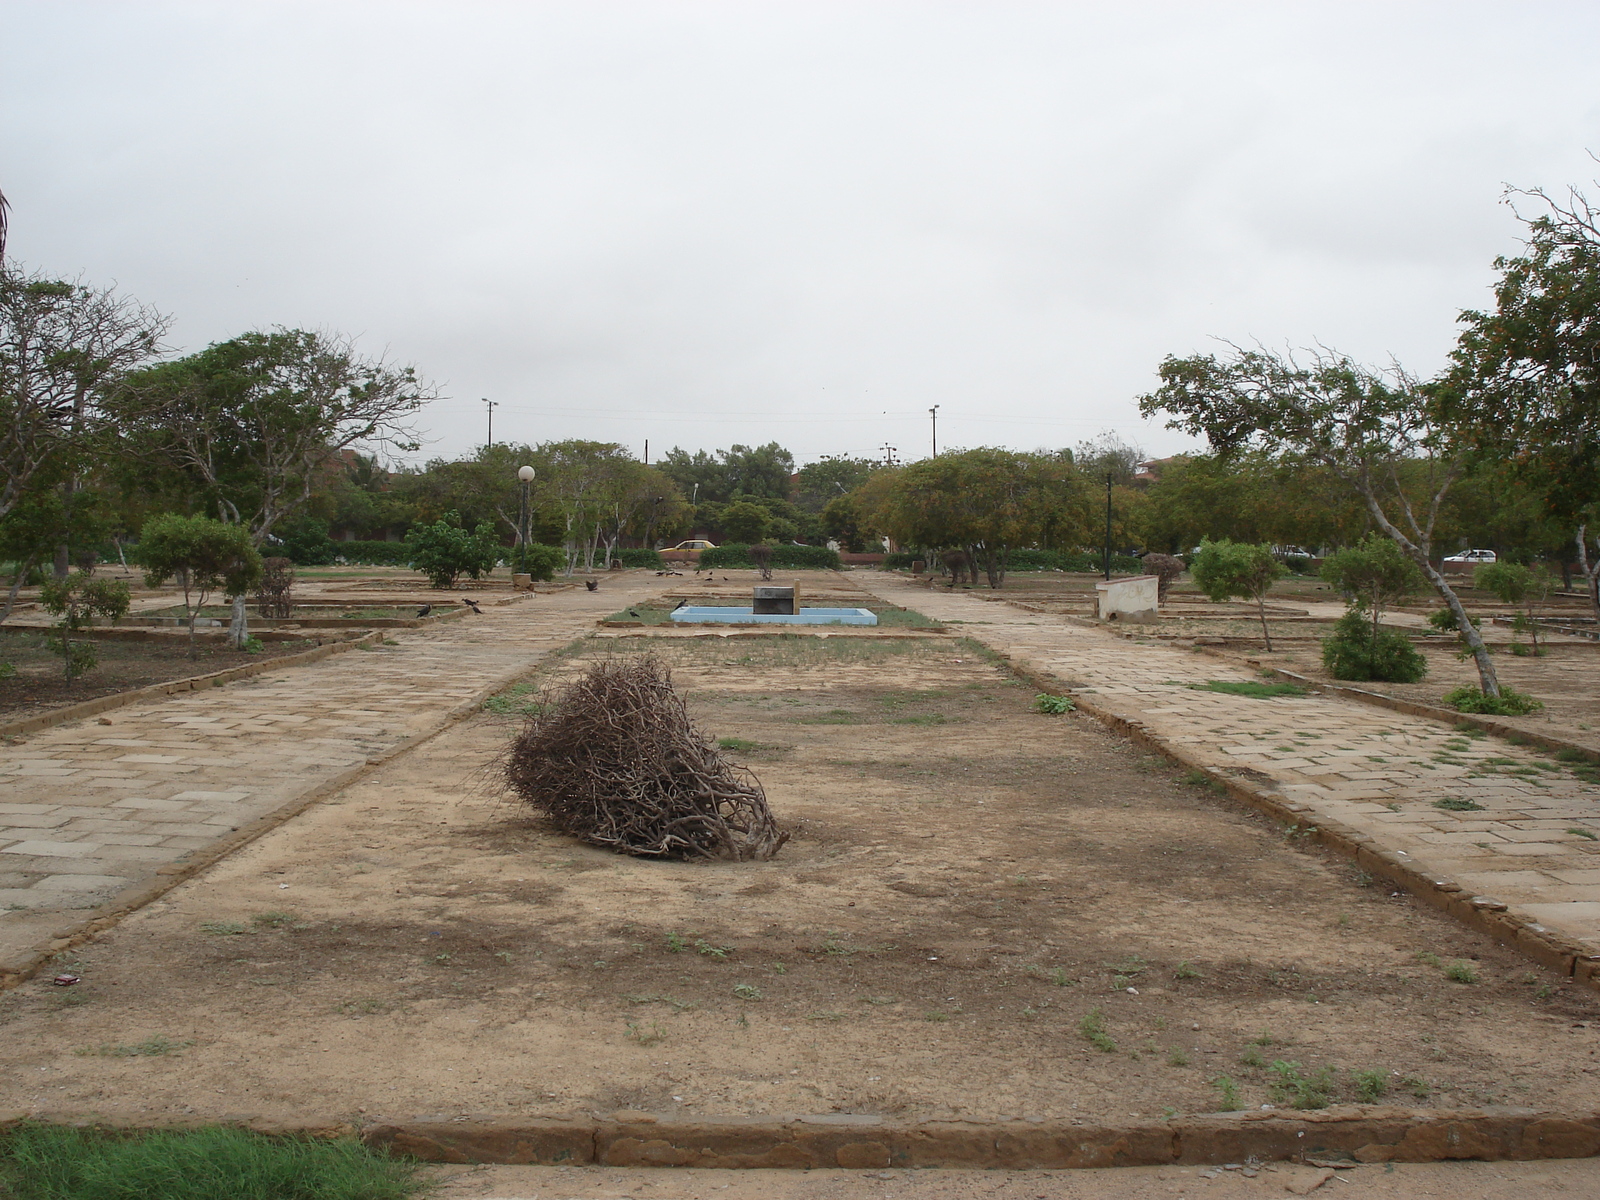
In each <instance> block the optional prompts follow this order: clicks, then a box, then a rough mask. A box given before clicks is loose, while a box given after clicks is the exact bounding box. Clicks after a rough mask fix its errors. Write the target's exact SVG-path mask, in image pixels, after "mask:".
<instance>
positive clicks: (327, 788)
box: [0, 633, 543, 992]
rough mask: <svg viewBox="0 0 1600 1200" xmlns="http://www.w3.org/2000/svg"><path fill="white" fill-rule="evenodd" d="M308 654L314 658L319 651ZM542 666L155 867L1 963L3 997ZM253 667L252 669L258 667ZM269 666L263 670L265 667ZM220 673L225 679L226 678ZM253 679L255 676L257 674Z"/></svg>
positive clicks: (516, 673) (525, 669) (508, 676)
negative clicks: (178, 858) (54, 961)
mask: <svg viewBox="0 0 1600 1200" xmlns="http://www.w3.org/2000/svg"><path fill="white" fill-rule="evenodd" d="M372 636H374V637H381V636H382V635H381V633H380V634H374V635H372ZM355 644H356V643H355V642H342V643H338V644H337V645H338V646H340V647H342V648H346V649H348V648H349V647H351V646H353V645H355ZM318 649H319V650H329V651H330V652H331V651H332V650H333V647H331V646H321V647H318ZM310 653H315V651H312V652H310ZM542 661H543V659H542V658H541V659H540V661H539V662H536V663H534V664H532V665H523V666H519V667H517V668H515V669H513V670H511V671H507V672H505V673H504V674H501V675H499V676H496V677H495V679H494V681H493V682H492V683H490V684H488V685H487V686H485V687H483V688H480V689H479V690H478V691H477V692H475V693H473V695H472V696H471V697H469V698H468V699H466V700H462V701H459V702H458V703H456V704H455V705H453V706H452V707H451V708H450V709H448V710H447V711H446V712H445V714H444V715H443V716H442V717H440V718H439V720H438V721H437V722H436V723H435V724H434V725H433V726H432V727H430V728H428V729H425V730H423V731H421V732H420V733H414V734H412V735H411V736H410V737H408V738H406V739H405V740H404V741H400V742H396V743H395V744H394V745H393V746H390V747H389V748H388V749H386V750H383V751H381V752H379V753H378V754H374V755H372V756H370V757H368V758H367V760H366V761H365V762H362V763H358V764H357V765H355V766H353V767H347V768H346V769H345V770H343V771H340V772H339V773H338V774H336V775H333V776H331V777H330V778H328V779H325V780H323V781H322V782H321V783H319V784H316V785H315V786H314V787H312V788H310V789H309V790H308V791H305V792H302V793H301V794H300V795H298V796H296V797H294V798H293V799H291V800H287V801H285V802H284V803H283V804H281V805H279V806H278V807H277V808H275V809H273V810H272V811H271V812H269V813H264V814H263V815H261V816H259V817H257V818H256V819H255V820H253V821H251V822H249V823H248V824H245V825H241V826H240V827H239V828H238V829H237V830H234V831H232V832H230V833H229V834H228V835H227V836H226V837H220V838H218V839H217V840H216V841H214V842H212V843H211V844H210V845H209V846H206V847H205V848H204V849H201V850H196V851H192V852H191V857H189V858H187V859H185V860H184V861H183V862H176V863H168V864H167V865H166V866H163V867H157V868H156V870H155V878H153V879H148V880H145V881H143V882H140V883H135V884H131V885H129V886H128V887H126V888H124V889H122V891H120V892H118V893H117V894H116V895H115V896H113V897H112V898H111V899H110V900H108V901H107V902H106V903H105V904H103V905H101V906H100V907H99V908H96V909H93V910H91V911H90V912H88V913H87V914H86V915H84V916H83V917H82V918H80V919H79V920H77V921H76V922H74V923H72V924H67V925H63V926H61V927H60V928H59V929H58V931H57V933H56V934H55V935H54V936H52V937H51V938H50V939H49V940H48V941H44V942H38V943H35V944H34V945H33V946H30V947H29V948H28V949H27V950H24V951H23V952H22V953H21V954H19V955H17V956H15V957H13V958H11V959H9V960H0V992H3V991H5V990H7V989H9V988H13V987H16V986H17V985H18V984H21V983H25V982H26V981H27V980H29V979H31V978H33V977H34V976H35V975H37V974H38V973H39V972H40V971H41V970H42V969H43V968H44V967H45V966H46V965H47V964H48V963H49V962H50V961H51V960H52V959H54V958H55V956H56V955H57V954H60V953H61V952H62V951H63V950H68V949H71V948H72V947H73V946H76V945H79V944H80V943H83V942H86V941H89V940H91V939H92V938H94V937H96V936H97V935H98V934H100V933H103V932H104V931H105V930H107V929H110V928H111V927H112V926H114V925H116V924H118V923H119V922H121V920H122V919H123V918H124V917H126V916H127V915H128V914H130V913H132V912H135V911H136V910H138V909H140V908H143V907H144V906H145V905H146V904H149V903H150V902H151V901H152V900H157V899H159V898H160V897H162V896H164V895H166V893H167V892H169V891H171V890H172V889H173V888H175V887H177V886H178V885H179V884H180V883H183V882H184V881H185V880H187V879H191V878H193V877H194V876H195V875H197V874H199V873H200V872H201V871H204V870H206V869H207V868H209V867H211V866H213V865H215V864H216V863H218V862H220V861H221V860H222V859H224V858H226V857H227V856H228V855H230V854H232V853H233V852H234V851H236V850H238V849H240V848H241V847H243V846H246V845H248V844H249V843H251V842H253V841H255V840H256V839H257V838H259V837H262V836H263V835H265V834H268V833H270V832H272V831H273V830H274V829H276V828H278V826H280V825H282V824H284V823H285V822H287V821H290V820H292V819H294V818H295V817H297V816H299V815H300V814H301V813H303V812H305V811H306V809H308V808H310V807H311V806H312V805H314V804H316V803H318V802H319V801H322V800H325V799H327V798H328V797H329V796H332V795H335V794H337V793H338V792H341V791H343V790H344V789H345V788H347V787H349V786H350V785H351V784H353V783H355V782H357V781H358V780H360V779H361V778H363V777H364V776H366V775H368V774H369V773H371V772H372V770H373V769H374V768H376V767H381V766H383V765H384V764H386V763H388V762H389V761H390V760H391V759H395V758H398V757H399V756H400V755H402V754H405V753H407V752H408V751H411V750H414V749H416V748H417V747H418V746H420V745H422V744H423V743H424V742H426V741H429V740H430V739H432V738H435V737H437V736H438V735H439V734H441V733H443V732H444V731H445V730H447V729H449V728H450V727H451V726H452V725H454V724H456V723H457V722H458V721H462V720H465V719H466V718H467V717H470V716H472V715H473V714H474V713H476V712H477V711H478V710H479V709H481V708H482V707H483V702H484V701H485V700H487V699H488V698H489V697H490V696H493V695H495V694H496V693H498V692H501V691H503V690H505V689H506V688H508V687H510V686H511V685H512V684H514V683H515V682H517V680H519V679H521V678H522V677H523V676H525V675H527V674H529V673H530V672H532V671H535V670H537V669H538V667H539V665H540V663H542ZM250 665H251V666H254V665H255V664H250ZM266 665H267V664H261V666H262V667H265V666H266ZM221 673H222V674H225V673H226V672H221ZM251 673H252V674H253V673H254V672H251ZM199 678H201V679H210V678H212V677H211V676H200V677H199ZM206 686H209V685H206Z"/></svg>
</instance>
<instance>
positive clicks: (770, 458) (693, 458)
mask: <svg viewBox="0 0 1600 1200" xmlns="http://www.w3.org/2000/svg"><path fill="white" fill-rule="evenodd" d="M658 465H659V467H660V469H661V471H662V472H663V473H664V474H666V475H667V476H669V477H670V478H671V479H672V480H673V481H674V482H675V483H676V484H677V485H678V487H679V488H681V489H682V490H683V494H684V495H685V496H687V497H689V498H690V502H691V503H693V504H699V503H700V502H701V501H703V500H714V501H717V502H719V503H726V502H727V501H730V500H734V499H737V498H739V497H749V498H751V499H755V498H759V497H771V498H773V499H778V500H787V499H788V498H789V494H790V492H791V491H792V488H791V486H790V476H792V475H793V474H794V455H792V454H790V453H789V452H788V451H787V450H785V449H784V448H783V447H782V446H780V445H778V443H777V442H768V443H767V444H766V445H764V446H755V447H751V446H738V445H735V446H729V447H728V448H727V449H726V450H718V451H717V452H716V453H715V454H707V453H706V452H705V451H704V450H696V451H695V452H694V453H693V454H692V455H691V454H690V453H689V452H688V451H686V450H681V449H679V448H678V447H676V446H674V447H673V448H672V449H671V450H669V451H667V454H666V457H664V458H663V459H662V460H661V462H660V463H659V464H658Z"/></svg>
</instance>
